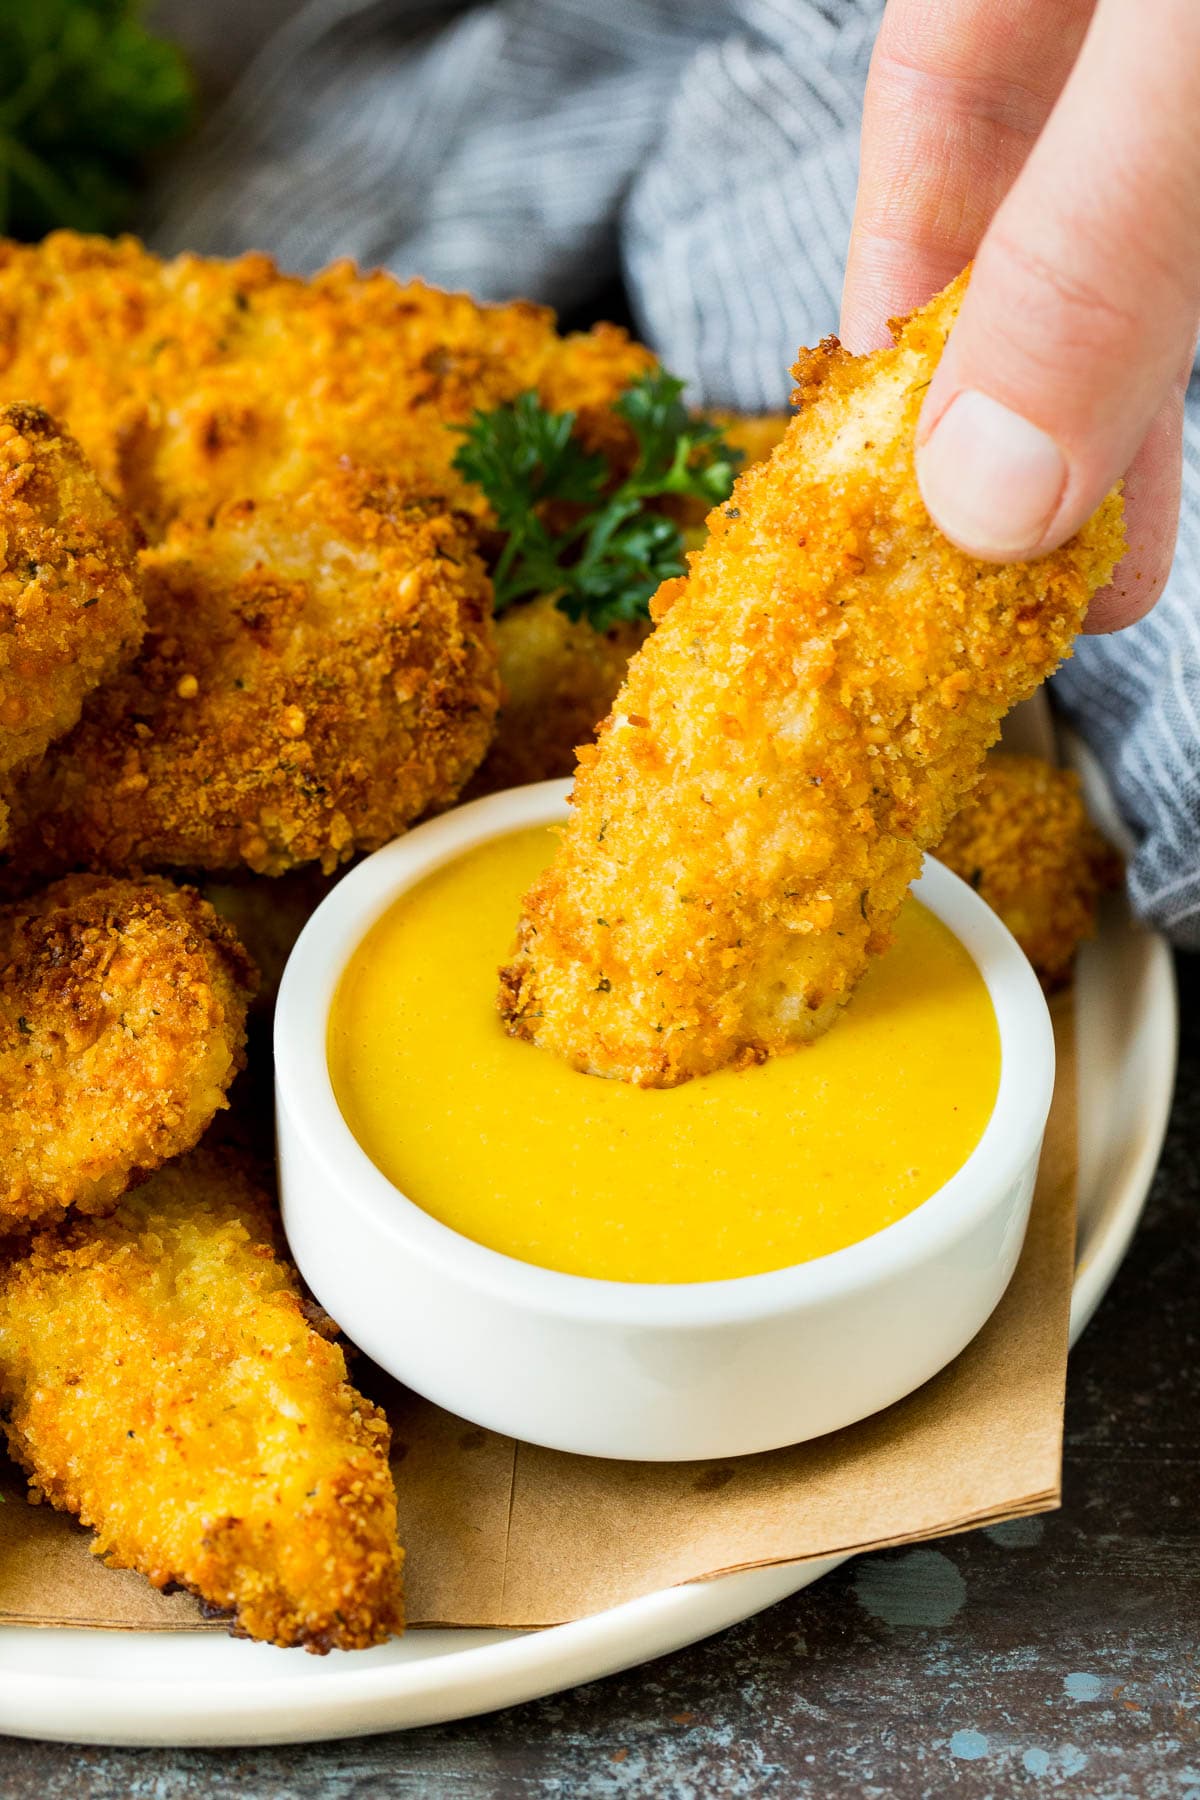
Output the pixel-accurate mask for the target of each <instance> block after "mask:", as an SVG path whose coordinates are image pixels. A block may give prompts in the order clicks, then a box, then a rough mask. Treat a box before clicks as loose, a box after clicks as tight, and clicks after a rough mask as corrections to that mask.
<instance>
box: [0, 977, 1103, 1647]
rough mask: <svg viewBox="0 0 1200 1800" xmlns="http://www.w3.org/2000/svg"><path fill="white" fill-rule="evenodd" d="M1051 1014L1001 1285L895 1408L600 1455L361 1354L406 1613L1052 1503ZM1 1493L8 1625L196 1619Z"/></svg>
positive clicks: (658, 1582) (592, 1602)
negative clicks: (653, 1459)
mask: <svg viewBox="0 0 1200 1800" xmlns="http://www.w3.org/2000/svg"><path fill="white" fill-rule="evenodd" d="M1053 1011H1054V1024H1055V1038H1056V1041H1057V1046H1058V1078H1057V1083H1056V1087H1055V1095H1054V1106H1053V1109H1052V1111H1051V1115H1050V1122H1049V1126H1048V1128H1047V1133H1046V1145H1045V1150H1044V1152H1043V1156H1042V1164H1041V1170H1040V1174H1039V1178H1038V1185H1037V1192H1036V1195H1035V1198H1034V1204H1033V1213H1032V1217H1031V1220H1030V1226H1029V1233H1028V1236H1027V1238H1026V1242H1025V1249H1024V1252H1023V1254H1022V1257H1021V1261H1020V1264H1019V1266H1018V1268H1017V1272H1016V1275H1015V1276H1014V1278H1013V1281H1012V1285H1011V1286H1010V1288H1009V1290H1008V1292H1007V1294H1006V1295H1005V1296H1004V1299H1003V1300H1002V1301H1001V1303H1000V1305H999V1307H998V1308H997V1310H996V1312H995V1313H994V1314H993V1315H992V1317H991V1319H990V1320H989V1321H988V1323H987V1324H986V1325H985V1326H984V1328H983V1330H982V1331H981V1332H980V1333H979V1336H978V1337H977V1338H975V1340H974V1341H973V1342H972V1343H971V1344H969V1345H968V1347H967V1348H966V1350H964V1351H963V1353H962V1355H961V1356H960V1357H959V1358H958V1359H957V1361H956V1362H954V1363H953V1364H952V1365H951V1366H950V1367H949V1368H948V1369H945V1370H944V1371H943V1372H942V1373H941V1374H940V1375H938V1376H936V1377H935V1378H934V1380H932V1381H930V1382H928V1383H927V1384H926V1386H925V1387H923V1388H921V1389H920V1390H919V1391H918V1392H917V1393H915V1394H912V1395H910V1396H909V1397H908V1399H906V1400H902V1401H900V1402H899V1404H897V1405H896V1406H893V1407H891V1408H889V1410H888V1411H887V1412H885V1413H880V1414H878V1415H877V1416H876V1417H875V1418H872V1419H867V1420H864V1421H863V1422H862V1423H861V1424H859V1425H854V1426H851V1427H850V1428H849V1429H848V1430H845V1431H839V1432H835V1433H833V1434H831V1435H830V1436H829V1437H826V1438H822V1439H820V1440H818V1441H817V1442H816V1443H810V1444H802V1445H799V1446H797V1447H796V1448H793V1449H789V1450H779V1451H774V1452H771V1453H770V1454H767V1455H763V1456H750V1457H741V1458H737V1459H735V1460H733V1461H730V1462H724V1463H711V1462H710V1463H633V1464H631V1463H609V1462H601V1461H598V1460H595V1459H593V1458H589V1457H580V1456H564V1455H560V1454H557V1453H555V1452H553V1451H548V1450H540V1449H537V1448H536V1447H534V1446H532V1445H529V1444H518V1443H514V1442H513V1440H512V1439H511V1438H501V1437H497V1436H496V1435H495V1434H494V1433H492V1432H488V1431H481V1430H479V1429H477V1428H475V1427H473V1426H471V1425H468V1424H467V1423H465V1421H463V1420H461V1419H456V1418H454V1417H452V1416H451V1415H450V1414H449V1413H445V1412H442V1411H440V1410H439V1409H438V1408H437V1407H434V1406H431V1405H429V1403H428V1402H426V1401H424V1400H421V1399H418V1398H417V1397H416V1396H415V1395H412V1394H407V1393H405V1392H403V1391H402V1390H400V1389H399V1388H397V1387H395V1386H394V1385H393V1384H390V1383H387V1382H386V1381H385V1380H384V1378H383V1377H381V1376H379V1375H378V1372H376V1371H371V1370H370V1369H369V1368H368V1369H366V1370H365V1371H364V1369H363V1368H362V1366H361V1365H360V1366H359V1369H358V1371H357V1378H358V1379H359V1380H360V1381H361V1383H362V1385H363V1386H365V1387H367V1388H368V1389H369V1390H370V1391H371V1392H372V1393H373V1394H374V1395H375V1397H376V1398H378V1399H381V1400H382V1401H383V1402H384V1404H385V1405H386V1406H387V1407H388V1411H389V1413H390V1415H391V1418H392V1422H393V1429H394V1436H395V1468H396V1482H397V1488H398V1491H399V1495H400V1510H401V1520H400V1523H401V1535H402V1539H403V1542H404V1543H405V1544H406V1546H407V1547H408V1564H407V1569H408V1606H409V1618H410V1622H411V1623H413V1624H415V1625H422V1624H424V1625H429V1624H441V1625H509V1626H516V1625H549V1624H555V1623H560V1622H561V1621H563V1620H566V1619H575V1618H582V1617H583V1616H584V1615H586V1614H588V1613H592V1612H596V1611H598V1610H600V1609H601V1608H603V1607H607V1606H613V1605H616V1604H617V1603H618V1602H620V1601H622V1600H628V1599H632V1598H633V1597H634V1596H636V1595H638V1594H643V1593H648V1592H650V1591H652V1590H654V1589H656V1588H660V1587H666V1586H670V1585H672V1584H674V1583H676V1582H681V1581H688V1580H693V1579H697V1578H700V1577H704V1576H710V1575H715V1574H718V1573H721V1572H723V1571H725V1570H729V1569H738V1568H745V1567H749V1566H752V1565H755V1564H763V1563H776V1562H790V1561H794V1560H798V1559H808V1558H818V1557H825V1556H831V1555H835V1554H837V1553H839V1552H846V1551H853V1550H868V1549H879V1548H882V1547H884V1546H886V1545H890V1544H900V1543H909V1542H913V1541H914V1540H917V1539H920V1538H928V1537H938V1536H942V1535H944V1534H946V1533H948V1532H954V1531H964V1530H967V1529H969V1528H970V1527H972V1526H977V1525H984V1524H988V1523H991V1522H993V1521H994V1520H997V1519H1002V1518H1011V1517H1014V1516H1016V1515H1018V1514H1021V1513H1030V1512H1039V1511H1043V1510H1045V1509H1047V1508H1049V1507H1052V1506H1055V1505H1057V1503H1058V1498H1059V1474H1060V1463H1061V1453H1062V1413H1063V1392H1064V1384H1065V1375H1066V1353H1067V1320H1068V1313H1069V1308H1070V1298H1071V1282H1072V1276H1073V1265H1074V1244H1075V1180H1076V1163H1077V1156H1076V1147H1077V1146H1076V1106H1075V1082H1076V1071H1075V1043H1074V1018H1073V1009H1072V1007H1071V1004H1070V1000H1069V998H1063V999H1062V1000H1060V1001H1058V1002H1056V1004H1055V1006H1054V1008H1053ZM2 1467H3V1466H2V1465H0V1469H2ZM0 1497H2V1498H3V1502H4V1504H3V1505H0V1621H3V1622H5V1623H8V1624H28V1625H73V1626H96V1627H100V1626H107V1627H118V1628H120V1627H124V1628H127V1629H130V1630H133V1629H137V1630H160V1631H179V1630H196V1629H199V1628H203V1627H204V1621H203V1620H202V1619H201V1617H200V1614H199V1610H198V1608H197V1606H196V1604H195V1602H194V1601H192V1600H191V1599H190V1598H188V1597H187V1596H186V1595H182V1594H176V1595H171V1596H165V1595H162V1594H158V1593H155V1591H154V1590H153V1589H152V1588H150V1587H149V1586H148V1584H147V1583H145V1582H144V1581H142V1580H141V1578H140V1577H138V1576H136V1575H133V1574H130V1573H127V1572H115V1571H112V1570H109V1569H106V1568H104V1567H103V1566H102V1565H101V1564H100V1563H99V1562H98V1561H97V1559H96V1558H95V1557H93V1556H91V1555H90V1554H89V1550H88V1543H89V1536H88V1534H87V1533H85V1532H83V1531H81V1530H80V1529H79V1528H78V1527H77V1526H75V1525H74V1524H73V1523H72V1522H71V1521H70V1520H69V1519H67V1518H65V1517H64V1516H63V1515H62V1514H59V1513H54V1512H52V1511H51V1510H50V1509H49V1508H48V1507H46V1506H38V1507H33V1506H30V1505H29V1504H28V1502H27V1501H26V1499H25V1498H24V1485H23V1483H22V1482H21V1479H20V1477H19V1476H17V1475H16V1474H15V1472H12V1473H9V1472H7V1471H5V1472H2V1473H0Z"/></svg>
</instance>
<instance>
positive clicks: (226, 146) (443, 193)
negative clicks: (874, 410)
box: [148, 0, 1200, 947]
mask: <svg viewBox="0 0 1200 1800" xmlns="http://www.w3.org/2000/svg"><path fill="white" fill-rule="evenodd" d="M246 4H247V0H208V4H207V6H206V8H205V13H204V18H205V21H206V25H205V29H206V32H207V34H208V39H209V41H210V42H214V43H215V42H218V41H219V37H220V32H221V22H222V15H227V16H228V29H229V33H230V38H231V40H236V41H237V42H238V43H239V44H240V43H242V42H244V40H245V38H246V36H247V30H246V20H247V15H246V14H245V10H244V9H245V6H246ZM173 10H174V11H176V12H178V11H179V10H180V8H179V4H178V0H176V5H175V7H174V8H172V7H171V6H170V5H169V4H168V5H167V6H165V7H160V14H161V12H163V11H165V12H166V15H167V22H168V24H169V23H170V15H171V12H172V11H173ZM269 11H270V12H271V14H272V15H273V17H274V18H275V19H277V20H280V21H281V22H280V23H278V24H277V25H276V28H275V29H274V30H273V32H272V33H271V34H270V35H269V36H268V37H267V39H266V40H265V41H264V42H263V43H262V44H261V45H260V47H259V48H258V50H257V52H256V53H255V54H254V55H253V56H252V58H251V60H250V61H249V63H248V64H247V65H246V66H245V67H244V69H243V71H242V73H241V75H240V77H239V79H238V80H237V81H236V82H235V83H234V85H233V87H232V89H231V91H230V93H229V94H228V96H227V97H226V99H225V100H224V101H223V102H222V104H221V105H220V106H219V107H218V108H217V110H216V112H215V113H214V115H213V116H212V117H211V119H210V120H209V122H208V124H207V126H206V127H205V129H204V130H203V131H202V132H201V133H200V134H199V136H198V137H197V139H196V140H195V141H194V143H193V144H192V145H191V146H190V147H189V149H188V151H187V153H186V154H185V155H184V157H183V158H182V159H181V160H180V161H178V162H177V163H176V164H174V165H173V166H172V167H171V168H170V170H169V171H168V172H167V175H166V177H165V179H164V182H163V184H162V186H161V188H160V190H159V192H158V194H157V196H156V197H154V198H153V199H152V202H151V208H150V214H149V219H148V225H149V230H148V236H149V237H150V239H151V241H152V242H153V243H154V244H155V246H156V247H157V248H159V249H161V250H164V251H167V252H173V251H176V250H181V249H194V250H199V251H203V252H207V253H210V254H214V255H231V254H235V253H236V252H238V251H240V250H243V249H246V248H248V247H251V246H254V247H257V248H261V249H267V250H270V251H272V252H274V254H275V255H276V256H277V257H278V258H279V259H280V261H281V262H282V263H283V264H284V265H285V266H287V267H290V268H294V269H297V270H302V271H306V270H311V269H314V268H316V267H318V266H319V265H320V264H322V263H324V262H327V261H328V260H329V259H330V258H331V257H334V256H352V257H355V258H357V259H358V260H359V261H361V262H363V263H366V264H382V265H383V266H385V267H387V268H390V269H392V270H394V271H395V272H396V273H397V274H398V275H401V276H411V275H420V276H422V277H424V278H425V279H426V280H428V281H432V282H434V283H437V284H438V285H440V286H444V287H451V288H467V289H469V290H470V291H471V292H473V293H475V294H476V295H479V296H481V297H483V298H487V299H504V298H509V297H511V296H513V295H528V296H531V297H533V298H536V299H541V300H546V301H549V302H550V303H551V304H553V305H555V306H558V307H559V308H568V309H569V308H573V307H576V306H580V305H584V304H586V302H587V300H588V298H589V296H591V295H594V294H595V293H596V292H597V291H599V290H600V289H602V288H603V286H604V285H605V284H606V283H608V282H611V281H613V280H614V279H616V277H617V276H618V275H620V276H622V277H623V279H624V282H625V285H626V288H627V291H628V293H629V295H630V302H631V305H632V308H633V313H634V318H635V321H636V324H637V327H638V329H639V331H640V332H641V334H642V335H643V336H644V337H645V338H646V339H647V341H648V342H650V343H651V344H652V345H653V346H654V347H655V349H656V350H657V351H658V352H659V353H660V354H661V356H662V357H663V360H664V361H665V362H666V363H667V365H668V366H669V367H671V368H672V369H674V370H675V371H676V372H677V373H679V374H680V375H683V376H686V377H687V379H688V380H689V382H690V383H691V384H692V389H691V391H692V394H693V396H694V398H695V399H696V400H698V401H702V402H705V403H708V404H710V405H722V406H730V407H735V408H738V409H743V410H746V411H765V410H770V409H774V408H779V407H782V406H783V405H785V404H786V401H787V396H788V391H789V385H790V384H789V379H788V375H787V369H788V365H789V363H790V362H791V361H792V359H793V357H794V354H795V350H796V347H797V345H798V344H800V343H814V342H816V340H817V339H818V338H819V337H822V336H824V335H825V334H826V333H827V332H830V331H832V330H834V329H835V328H836V323H837V316H838V299H839V293H840V289H841V278H842V269H843V265H844V260H845V252H846V244H847V240H848V237H849V230H850V220H851V214H852V210H853V203H854V188H855V179H856V174H857V157H858V127H859V117H860V113H861V106H862V92H863V85H864V82H865V79H866V71H867V63H868V60H869V57H870V52H871V45H872V42H873V39H874V35H875V31H876V28H877V26H878V22H879V16H880V13H881V11H882V0H491V3H490V4H476V5H453V4H446V3H445V0H443V3H442V4H438V3H437V0H305V3H303V4H300V5H299V6H296V7H293V8H291V9H289V7H288V5H287V0H283V3H282V4H281V0H272V5H271V7H270V8H269ZM1054 687H1055V693H1056V696H1057V700H1058V704H1059V706H1060V707H1061V709H1062V710H1063V711H1064V712H1065V713H1067V714H1068V716H1069V717H1070V718H1071V719H1072V720H1073V722H1074V723H1075V724H1076V725H1077V726H1078V728H1079V729H1080V730H1081V732H1082V733H1083V735H1084V736H1085V737H1086V738H1087V739H1088V741H1089V742H1090V743H1091V745H1092V748H1093V749H1094V750H1095V751H1096V753H1097V755H1098V756H1099V758H1100V760H1101V762H1102V763H1103V765H1104V767H1105V769H1106V771H1107V773H1108V776H1109V778H1110V780H1111V781H1112V783H1113V786H1114V789H1115V792H1116V795H1117V798H1118V802H1119V804H1120V806H1121V809H1122V812H1123V813H1124V815H1125V817H1126V819H1127V821H1128V823H1129V825H1130V827H1131V829H1132V831H1133V833H1134V836H1135V839H1136V843H1137V849H1136V853H1135V855H1134V857H1133V861H1132V864H1131V867H1130V873H1129V883H1130V892H1131V895H1132V898H1133V902H1134V904H1135V906H1136V907H1137V909H1138V911H1139V913H1140V914H1141V915H1142V916H1143V917H1144V918H1146V919H1148V920H1150V921H1152V922H1153V923H1155V924H1157V925H1159V926H1161V927H1162V928H1163V929H1165V930H1166V931H1167V932H1169V933H1170V934H1171V936H1172V937H1173V938H1174V939H1175V940H1176V942H1178V943H1180V944H1185V945H1190V946H1193V947H1200V380H1197V379H1193V382H1192V386H1191V391H1190V393H1189V397H1188V414H1187V427H1186V466H1185V472H1184V489H1183V523H1182V529H1181V534H1180V542H1179V552H1178V555H1177V558H1176V563H1175V568H1174V571H1173V574H1172V579H1171V584H1170V587H1169V589H1168V592H1167V594H1166V596H1165V597H1164V599H1163V600H1162V601H1161V602H1160V604H1159V606H1158V607H1157V608H1156V610H1155V611H1154V613H1153V614H1152V615H1151V616H1150V617H1149V618H1147V619H1145V620H1144V621H1142V623H1141V624H1139V625H1136V626H1134V627H1133V628H1132V629H1131V630H1129V631H1127V632H1124V633H1122V634H1120V635H1119V636H1117V637H1113V638H1105V639H1098V638H1091V639H1088V640H1086V641H1085V642H1083V643H1082V644H1081V645H1080V646H1079V649H1078V650H1077V652H1076V655H1075V657H1074V659H1073V660H1072V661H1071V662H1070V663H1069V664H1068V665H1067V666H1066V668H1065V669H1064V670H1063V671H1062V672H1061V673H1060V674H1059V675H1058V676H1057V677H1056V680H1055V684H1054Z"/></svg>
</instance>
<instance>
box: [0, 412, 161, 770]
mask: <svg viewBox="0 0 1200 1800" xmlns="http://www.w3.org/2000/svg"><path fill="white" fill-rule="evenodd" d="M137 547H138V540H137V536H136V533H135V531H134V528H133V526H132V524H131V523H130V521H129V520H128V519H127V518H125V517H124V515H123V514H122V513H121V512H120V511H119V510H118V508H117V507H116V505H115V504H114V502H113V501H112V500H111V499H110V498H109V496H108V495H107V494H106V493H105V491H104V489H103V488H102V487H101V486H100V483H99V481H98V480H97V479H96V477H95V475H94V474H93V473H92V471H91V469H90V468H89V467H88V464H87V463H86V462H85V461H84V457H83V452H82V451H81V450H80V448H79V445H78V444H77V443H76V442H75V440H74V439H73V438H71V437H69V436H68V435H67V434H66V433H65V432H64V431H61V430H60V429H59V427H58V426H57V425H56V424H55V422H54V420H53V419H51V418H50V417H49V415H48V414H47V413H44V412H42V411H41V410H40V409H39V408H38V407H35V406H6V407H3V408H0V775H3V774H5V773H7V772H8V771H9V770H12V769H14V768H17V767H19V766H20V765H21V764H22V763H27V762H29V761H30V760H31V759H32V758H34V757H37V756H40V755H41V753H42V751H43V750H44V749H45V748H46V746H47V744H49V743H50V742H51V740H52V739H54V738H56V737H59V736H61V735H62V733H63V732H64V731H69V730H70V728H71V726H72V725H74V724H75V722H76V720H77V719H78V718H79V713H80V709H81V707H82V705H83V702H84V700H85V698H86V697H87V695H88V694H89V693H90V692H91V691H92V689H93V688H95V687H97V686H98V685H99V684H100V683H101V682H102V681H105V680H107V679H108V677H109V676H111V675H113V674H115V673H116V670H117V669H118V667H119V666H120V665H121V663H122V661H124V660H127V659H128V657H129V656H131V655H132V654H133V652H134V651H135V650H136V649H137V646H138V644H139V642H140V641H141V636H142V628H143V623H144V616H143V608H142V597H141V584H140V581H139V578H138V573H137V561H136V558H137Z"/></svg>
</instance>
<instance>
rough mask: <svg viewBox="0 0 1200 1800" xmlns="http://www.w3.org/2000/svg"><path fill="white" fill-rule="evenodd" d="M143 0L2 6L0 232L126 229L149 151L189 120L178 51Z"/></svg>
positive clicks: (187, 87)
mask: <svg viewBox="0 0 1200 1800" xmlns="http://www.w3.org/2000/svg"><path fill="white" fill-rule="evenodd" d="M142 10H143V8H142V5H141V0H0V232H4V233H7V234H8V235H9V236H10V237H18V238H37V237H41V236H42V234H43V233H44V232H47V231H51V230H53V229H54V228H55V227H56V226H67V227H69V228H70V229H71V230H74V231H99V232H111V231H116V230H119V229H120V228H121V226H123V225H124V224H126V223H127V222H128V218H129V211H130V206H131V204H132V198H133V190H134V186H135V183H136V180H137V177H138V174H139V171H140V167H141V164H142V160H143V158H144V156H145V154H146V152H147V151H149V150H152V149H153V148H155V146H157V145H159V144H161V143H164V142H165V141H166V140H167V139H169V138H173V137H176V136H178V134H179V133H180V132H181V131H183V130H184V129H185V127H186V126H187V124H188V123H189V120H190V118H191V114H192V97H193V96H192V81H191V77H190V75H189V74H188V71H187V67H186V65H185V63H184V61H183V58H182V56H181V55H180V53H179V51H178V50H177V49H175V47H174V46H173V45H171V44H168V43H165V42H164V41H163V40H162V39H161V38H158V37H155V36H153V35H152V34H151V33H150V32H148V31H147V30H146V28H145V27H144V26H143V24H142V23H141V14H142Z"/></svg>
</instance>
